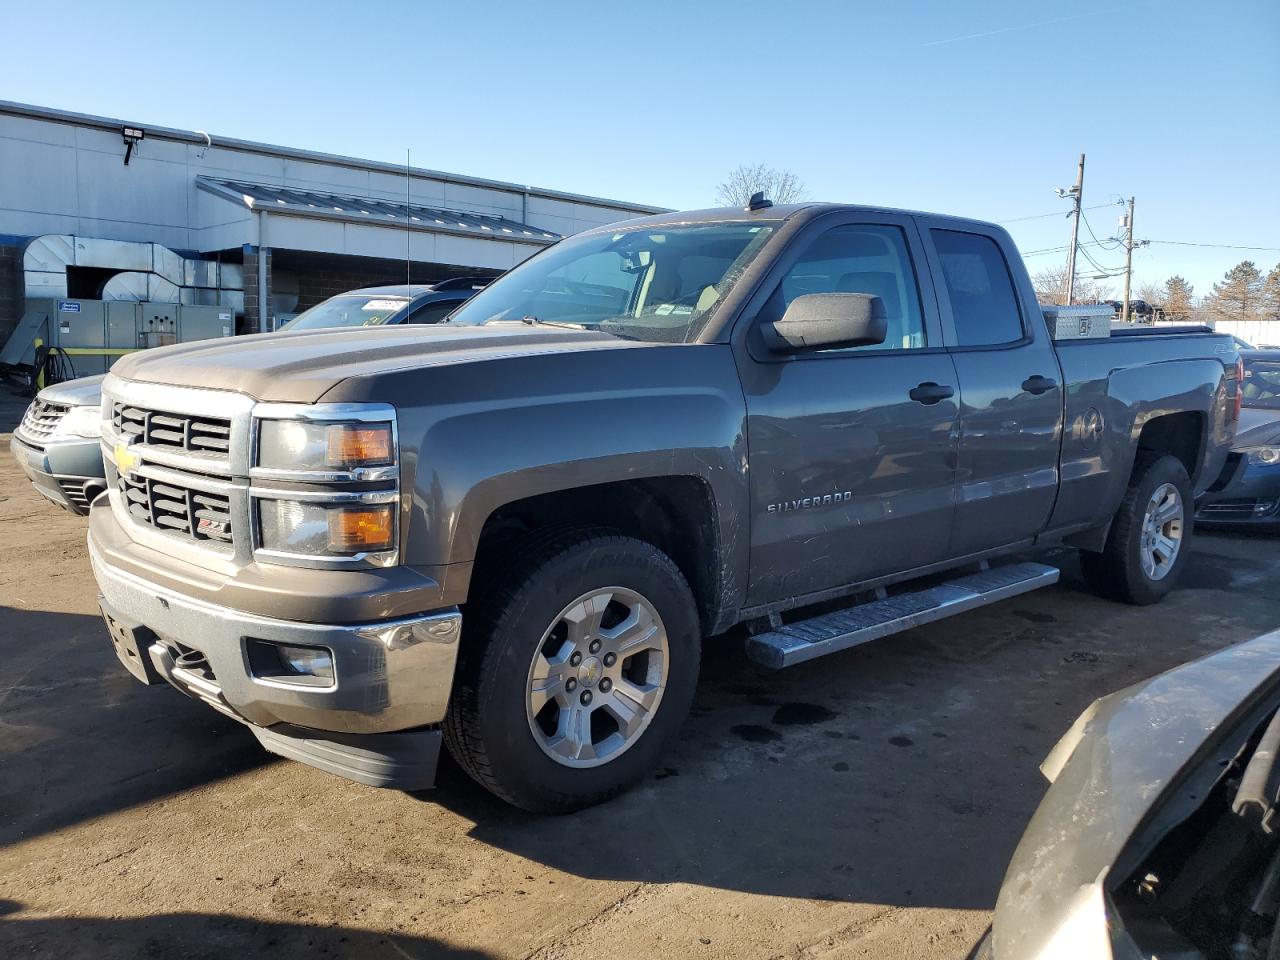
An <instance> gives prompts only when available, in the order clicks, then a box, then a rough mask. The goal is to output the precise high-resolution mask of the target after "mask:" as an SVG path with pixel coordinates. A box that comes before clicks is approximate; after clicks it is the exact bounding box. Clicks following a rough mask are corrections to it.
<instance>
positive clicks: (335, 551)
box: [258, 499, 396, 557]
mask: <svg viewBox="0 0 1280 960" xmlns="http://www.w3.org/2000/svg"><path fill="white" fill-rule="evenodd" d="M258 520H259V524H260V527H259V529H260V530H261V532H262V537H261V539H262V548H263V549H264V550H273V551H278V552H281V553H292V554H298V555H301V556H310V557H325V556H333V557H352V556H355V555H357V554H368V553H382V552H384V551H388V550H394V549H395V545H396V543H395V530H396V505H395V504H394V503H360V502H357V503H315V502H307V501H300V500H267V499H262V500H259V501H258Z"/></svg>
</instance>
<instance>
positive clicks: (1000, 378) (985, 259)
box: [921, 218, 1063, 557]
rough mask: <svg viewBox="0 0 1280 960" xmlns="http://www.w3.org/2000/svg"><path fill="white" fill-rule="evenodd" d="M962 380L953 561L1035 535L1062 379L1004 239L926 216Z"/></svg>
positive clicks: (1054, 481)
mask: <svg viewBox="0 0 1280 960" xmlns="http://www.w3.org/2000/svg"><path fill="white" fill-rule="evenodd" d="M921 224H922V227H923V228H924V234H925V238H926V242H927V245H928V247H929V260H930V265H931V267H932V269H933V275H934V282H935V288H936V289H937V291H938V301H939V306H940V308H941V314H942V322H943V327H944V330H945V331H946V336H947V342H948V345H949V347H950V350H951V356H952V359H953V360H954V362H955V367H956V374H957V376H958V377H959V387H960V396H961V398H962V399H961V405H960V442H959V449H958V451H957V462H956V471H957V472H956V491H957V503H956V519H955V523H954V525H953V527H952V530H953V534H952V540H951V549H950V550H949V553H950V554H951V555H952V556H957V557H958V556H965V555H968V554H971V553H976V552H979V551H983V550H988V549H992V548H995V547H1002V546H1006V545H1008V544H1012V543H1016V542H1018V541H1022V540H1026V539H1027V538H1029V537H1032V536H1035V535H1036V534H1038V533H1040V532H1041V531H1043V530H1044V529H1045V527H1046V526H1047V525H1048V522H1049V516H1050V514H1051V513H1052V511H1053V504H1054V500H1055V499H1056V497H1057V493H1058V457H1059V447H1060V442H1061V433H1062V410H1063V404H1062V399H1063V395H1062V386H1061V378H1062V373H1061V370H1060V369H1059V367H1058V357H1057V353H1056V352H1055V350H1054V347H1053V342H1052V341H1051V340H1050V339H1049V333H1048V329H1047V327H1046V325H1045V323H1044V318H1043V315H1041V314H1040V312H1039V310H1038V308H1037V309H1032V305H1033V304H1035V296H1034V293H1033V292H1032V291H1031V290H1030V286H1029V284H1026V289H1025V290H1020V289H1019V280H1018V279H1015V278H1021V280H1022V282H1023V283H1025V277H1024V276H1023V275H1022V272H1021V271H1019V272H1017V273H1016V274H1015V272H1014V271H1013V270H1011V269H1010V262H1011V260H1012V259H1013V258H1015V257H1017V256H1018V253H1017V251H1016V249H1014V247H1013V243H1012V241H1010V240H1009V238H1008V236H1007V235H1005V234H1003V233H1000V234H996V233H992V234H987V233H983V232H981V230H980V228H979V227H977V226H976V225H975V226H974V227H973V228H971V229H966V225H964V224H960V225H957V222H956V221H949V220H931V219H930V218H922V221H921Z"/></svg>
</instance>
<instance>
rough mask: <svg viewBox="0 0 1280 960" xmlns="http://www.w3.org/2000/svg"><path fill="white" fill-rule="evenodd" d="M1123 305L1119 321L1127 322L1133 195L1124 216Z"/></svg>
mask: <svg viewBox="0 0 1280 960" xmlns="http://www.w3.org/2000/svg"><path fill="white" fill-rule="evenodd" d="M1124 226H1125V240H1124V305H1123V306H1122V307H1121V308H1120V322H1121V323H1128V322H1129V285H1130V283H1131V282H1132V280H1133V197H1130V198H1129V215H1128V216H1127V217H1125V218H1124Z"/></svg>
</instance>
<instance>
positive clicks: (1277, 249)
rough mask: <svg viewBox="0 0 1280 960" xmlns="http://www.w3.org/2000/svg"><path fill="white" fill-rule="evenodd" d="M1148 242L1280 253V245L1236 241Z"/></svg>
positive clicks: (1176, 245) (1152, 241) (1149, 241)
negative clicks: (1260, 244) (1239, 242)
mask: <svg viewBox="0 0 1280 960" xmlns="http://www.w3.org/2000/svg"><path fill="white" fill-rule="evenodd" d="M1147 243H1165V244H1172V245H1173V246H1175V247H1213V248H1214V249H1217V250H1262V251H1264V252H1266V253H1280V247H1246V246H1241V245H1240V244H1235V243H1192V242H1191V241H1190V240H1148V241H1147Z"/></svg>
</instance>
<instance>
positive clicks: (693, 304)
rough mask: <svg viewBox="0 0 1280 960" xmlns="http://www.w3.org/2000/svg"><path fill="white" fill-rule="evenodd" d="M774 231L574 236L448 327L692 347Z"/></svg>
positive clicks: (744, 228) (767, 226)
mask: <svg viewBox="0 0 1280 960" xmlns="http://www.w3.org/2000/svg"><path fill="white" fill-rule="evenodd" d="M776 225H777V222H776V221H770V222H763V223H762V222H759V221H755V222H747V223H740V222H739V223H701V224H689V225H684V226H681V225H674V226H669V227H665V226H664V227H661V228H650V229H633V230H619V231H617V232H613V233H597V234H591V235H589V236H581V237H572V238H570V239H568V240H564V241H561V242H560V243H558V244H556V245H555V246H554V247H551V248H549V249H548V250H547V251H546V252H545V253H541V254H539V255H537V256H536V257H533V258H532V259H530V260H528V261H526V262H525V263H524V264H522V265H521V266H519V267H516V269H514V270H512V271H511V272H510V273H508V274H506V276H504V277H502V278H501V279H499V280H496V281H494V283H493V284H491V285H490V286H489V287H487V288H486V289H484V290H482V291H480V293H478V294H476V296H475V297H474V298H473V299H472V300H470V301H469V302H468V303H467V304H466V305H464V306H463V307H461V308H460V309H459V310H458V311H457V312H456V313H455V314H453V316H452V317H451V318H450V320H449V322H450V323H451V324H471V325H475V324H484V323H501V322H509V323H510V322H521V321H523V322H525V323H546V324H554V325H556V326H569V327H574V328H581V329H587V330H602V331H604V332H606V333H611V334H614V335H616V336H619V337H624V338H626V339H630V340H649V341H654V342H659V343H688V342H690V341H692V340H694V339H696V338H697V336H698V334H699V333H701V331H702V328H703V327H704V326H706V322H707V320H708V319H709V318H710V316H711V314H712V312H713V311H714V309H715V307H716V305H717V304H719V303H720V302H721V301H722V300H723V299H724V298H725V296H726V295H727V294H728V292H729V290H730V288H732V286H733V284H734V283H735V282H736V281H737V279H738V277H740V276H741V275H742V272H743V271H744V270H745V269H746V268H747V265H748V264H749V263H751V261H752V260H753V259H754V258H755V256H756V255H757V254H758V253H759V252H760V249H761V247H763V246H764V244H765V241H766V240H767V239H768V238H769V236H770V235H771V234H772V233H773V231H774V229H775V227H776Z"/></svg>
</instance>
